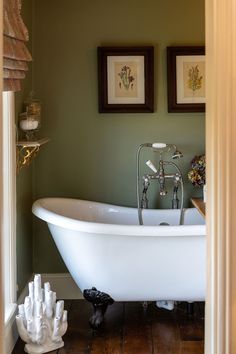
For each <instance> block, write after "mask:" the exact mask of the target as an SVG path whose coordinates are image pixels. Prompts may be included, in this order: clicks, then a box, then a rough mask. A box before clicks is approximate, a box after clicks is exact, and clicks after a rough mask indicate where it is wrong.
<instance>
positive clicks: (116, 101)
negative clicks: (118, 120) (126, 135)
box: [98, 47, 154, 113]
mask: <svg viewBox="0 0 236 354" xmlns="http://www.w3.org/2000/svg"><path fill="white" fill-rule="evenodd" d="M153 53H154V50H153V47H98V94H99V112H100V113H140V112H153V110H154V108H153V106H154V78H153V75H154V69H153V67H154V58H153V56H154V54H153Z"/></svg>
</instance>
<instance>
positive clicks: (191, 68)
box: [176, 55, 205, 103]
mask: <svg viewBox="0 0 236 354" xmlns="http://www.w3.org/2000/svg"><path fill="white" fill-rule="evenodd" d="M176 65H177V73H176V78H177V103H191V102H194V103H204V102H205V56H203V55H202V56H201V55H196V56H190V55H183V56H182V55H180V56H177V58H176Z"/></svg>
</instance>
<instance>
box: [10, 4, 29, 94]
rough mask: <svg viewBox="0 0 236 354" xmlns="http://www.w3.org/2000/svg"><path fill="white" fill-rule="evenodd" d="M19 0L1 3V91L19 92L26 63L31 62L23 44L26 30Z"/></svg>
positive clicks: (26, 67) (26, 35) (25, 38)
mask: <svg viewBox="0 0 236 354" xmlns="http://www.w3.org/2000/svg"><path fill="white" fill-rule="evenodd" d="M20 12H21V0H4V1H3V80H4V82H3V90H4V91H20V81H21V80H22V79H24V78H25V72H26V71H27V70H28V65H27V63H28V62H29V61H31V60H32V57H31V54H30V52H29V50H28V49H27V47H26V45H25V42H27V41H28V40H29V35H28V30H27V28H26V26H25V24H24V22H23V20H22V17H21V13H20Z"/></svg>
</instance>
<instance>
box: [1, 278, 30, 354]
mask: <svg viewBox="0 0 236 354" xmlns="http://www.w3.org/2000/svg"><path fill="white" fill-rule="evenodd" d="M32 279H33V276H32V277H31V278H30V279H29V281H31V280H32ZM27 295H28V283H27V285H26V286H25V288H24V289H23V291H22V293H21V295H20V297H19V299H18V300H17V304H14V305H13V307H12V312H11V315H10V316H9V318H8V321H7V322H6V323H5V353H6V354H8V353H11V352H12V350H13V348H14V346H15V344H16V342H17V339H18V337H19V335H18V331H17V327H16V321H15V318H16V315H17V313H18V307H17V305H19V304H22V303H24V299H25V297H26V296H27Z"/></svg>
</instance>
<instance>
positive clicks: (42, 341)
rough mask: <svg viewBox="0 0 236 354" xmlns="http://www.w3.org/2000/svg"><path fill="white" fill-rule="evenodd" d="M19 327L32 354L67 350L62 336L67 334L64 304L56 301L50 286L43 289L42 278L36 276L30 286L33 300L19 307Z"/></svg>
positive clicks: (28, 300) (47, 285)
mask: <svg viewBox="0 0 236 354" xmlns="http://www.w3.org/2000/svg"><path fill="white" fill-rule="evenodd" d="M16 324H17V328H18V332H19V335H20V337H21V339H22V340H23V341H24V342H25V343H26V345H25V348H24V349H25V352H26V353H29V354H41V353H48V352H50V351H52V350H56V349H58V348H61V347H63V346H64V342H63V340H62V336H63V335H64V334H65V333H66V330H67V327H68V324H67V311H66V310H64V301H63V300H60V301H56V293H55V292H53V291H52V290H51V288H50V284H49V283H44V288H43V289H42V288H41V275H40V274H36V275H35V277H34V281H32V282H30V283H29V296H26V298H25V301H24V304H21V305H19V313H18V315H17V316H16Z"/></svg>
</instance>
